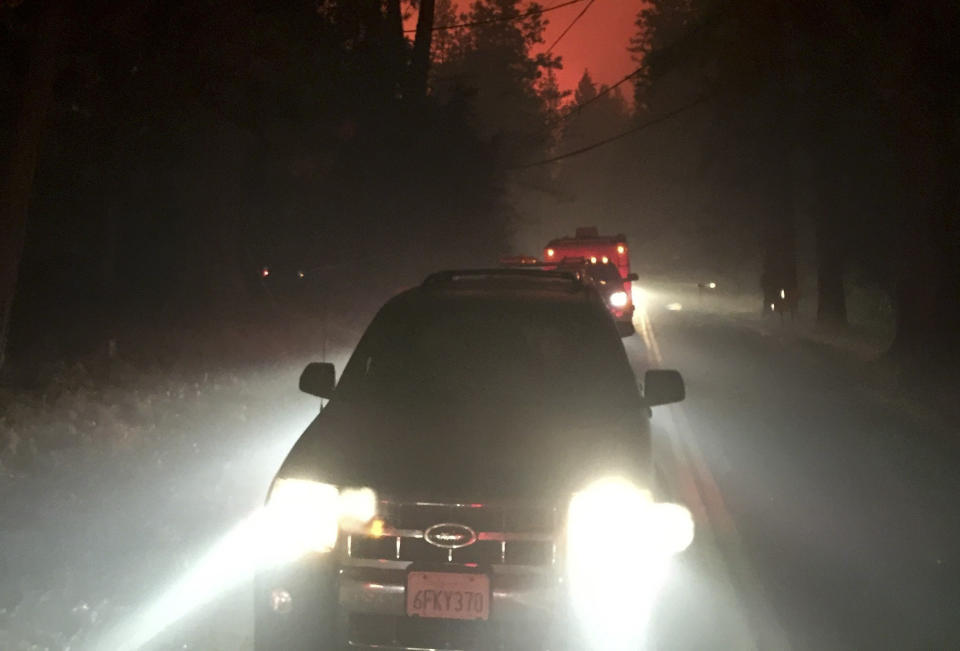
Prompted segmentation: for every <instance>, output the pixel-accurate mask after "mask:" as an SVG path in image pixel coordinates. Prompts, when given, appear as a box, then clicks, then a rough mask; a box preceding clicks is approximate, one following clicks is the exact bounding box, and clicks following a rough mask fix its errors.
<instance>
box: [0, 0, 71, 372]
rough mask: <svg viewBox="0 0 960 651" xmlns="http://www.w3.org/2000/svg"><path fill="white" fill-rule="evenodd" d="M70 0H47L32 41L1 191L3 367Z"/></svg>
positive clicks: (0, 336) (0, 330) (0, 327)
mask: <svg viewBox="0 0 960 651" xmlns="http://www.w3.org/2000/svg"><path fill="white" fill-rule="evenodd" d="M67 1H68V0H48V1H47V2H44V3H43V4H44V7H43V9H42V11H41V14H40V16H39V18H38V22H37V31H36V33H35V34H34V41H33V45H32V46H31V51H30V63H29V67H28V69H27V75H26V79H25V81H24V85H23V94H22V95H23V103H22V104H21V106H20V113H19V117H18V118H17V124H16V133H15V135H14V143H13V147H12V148H11V150H10V158H9V160H8V161H7V166H6V170H5V173H4V176H3V178H4V181H3V195H2V196H0V368H2V367H3V363H4V361H5V359H6V352H7V340H8V338H9V334H10V318H11V313H12V311H13V302H14V298H15V296H16V291H17V276H18V274H19V271H20V260H21V258H22V257H23V246H24V239H25V236H26V228H27V214H28V212H29V208H30V196H31V194H32V192H33V179H34V176H35V175H36V170H37V160H38V158H39V154H40V145H41V143H42V141H43V133H44V127H45V125H46V117H47V111H48V109H49V107H50V104H51V102H52V100H53V85H54V82H55V81H56V78H57V53H58V51H59V47H60V44H61V41H62V40H63V34H64V28H65V26H66V24H67V20H66V18H67V7H66V3H67Z"/></svg>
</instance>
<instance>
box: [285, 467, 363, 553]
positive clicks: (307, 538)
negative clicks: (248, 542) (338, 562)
mask: <svg viewBox="0 0 960 651" xmlns="http://www.w3.org/2000/svg"><path fill="white" fill-rule="evenodd" d="M376 510H377V498H376V495H375V494H374V492H373V491H372V490H370V489H369V488H348V489H343V490H341V489H338V488H337V487H336V486H333V485H331V484H324V483H321V482H317V481H312V480H309V479H291V478H280V479H277V480H276V481H275V482H274V484H273V488H272V489H271V491H270V497H269V499H268V500H267V508H266V513H267V516H268V521H269V524H270V527H271V529H272V531H271V539H272V540H273V544H275V545H278V546H282V547H284V548H285V549H287V550H288V552H289V554H288V555H289V556H292V557H296V556H300V555H302V554H304V553H306V552H329V551H330V550H332V549H333V548H334V547H335V546H336V544H337V535H338V533H339V531H340V529H341V528H346V529H356V528H359V527H362V526H363V525H365V524H366V523H368V522H370V520H372V519H373V517H374V516H375V515H376Z"/></svg>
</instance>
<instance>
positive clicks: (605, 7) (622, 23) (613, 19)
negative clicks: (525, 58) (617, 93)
mask: <svg viewBox="0 0 960 651" xmlns="http://www.w3.org/2000/svg"><path fill="white" fill-rule="evenodd" d="M559 1H560V0H540V4H541V5H542V6H545V7H549V6H551V5H554V4H558V3H559ZM585 4H586V3H578V4H574V5H570V6H569V7H564V8H562V9H557V10H556V11H551V12H548V13H547V14H545V15H544V17H545V18H546V19H547V20H549V24H548V25H547V29H546V31H545V34H544V40H545V41H546V45H545V46H544V47H546V46H548V45H550V43H553V41H554V40H556V38H557V37H558V36H559V35H560V33H561V32H563V30H564V29H565V28H566V26H567V25H569V24H570V22H571V21H572V20H573V19H574V18H575V17H576V16H577V14H578V13H580V12H581V11H582V10H583V7H584V6H585ZM457 5H458V7H459V11H465V10H466V9H467V7H468V6H469V5H470V0H457ZM643 5H644V0H594V3H593V5H592V6H591V7H590V9H588V10H587V12H586V13H585V14H584V15H583V17H582V18H581V19H580V20H579V21H577V24H576V25H574V26H573V29H571V30H570V31H569V32H568V33H567V35H566V36H564V37H563V40H562V41H560V43H559V44H558V45H557V47H556V48H554V54H557V55H559V56H561V57H562V58H563V70H560V71H559V72H558V73H557V78H558V81H559V83H560V87H561V88H563V89H565V90H572V89H574V88H575V87H576V85H577V82H578V81H580V76H581V75H582V74H583V70H584V68H586V69H588V70H590V76H591V77H593V80H594V82H595V83H597V84H598V85H599V84H608V85H609V84H613V83H615V82H617V81H619V80H620V79H622V78H623V77H625V76H626V75H627V74H628V73H630V72H631V71H632V70H634V69H635V68H636V67H637V64H636V63H634V61H633V60H632V59H631V55H630V53H629V52H628V51H627V46H628V45H629V42H630V37H631V36H632V35H633V32H634V21H635V20H636V18H637V13H639V11H640V9H641V8H642V7H643ZM621 88H622V89H623V91H624V95H625V96H626V97H627V99H628V100H629V99H630V96H631V95H632V90H631V89H630V88H629V86H622V87H621Z"/></svg>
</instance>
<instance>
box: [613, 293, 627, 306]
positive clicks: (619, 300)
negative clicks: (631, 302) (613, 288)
mask: <svg viewBox="0 0 960 651" xmlns="http://www.w3.org/2000/svg"><path fill="white" fill-rule="evenodd" d="M610 305H612V306H614V307H626V305H627V293H626V292H614V293H612V294H610Z"/></svg>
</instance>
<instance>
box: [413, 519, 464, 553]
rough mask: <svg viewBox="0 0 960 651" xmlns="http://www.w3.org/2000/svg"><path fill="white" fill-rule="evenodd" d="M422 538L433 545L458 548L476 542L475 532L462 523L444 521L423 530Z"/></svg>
mask: <svg viewBox="0 0 960 651" xmlns="http://www.w3.org/2000/svg"><path fill="white" fill-rule="evenodd" d="M423 539H424V540H426V541H427V542H428V543H430V544H431V545H433V546H435V547H443V548H444V549H458V548H460V547H466V546H467V545H472V544H473V543H475V542H477V532H476V531H474V530H473V529H471V528H470V527H468V526H466V525H464V524H454V523H452V522H444V523H441V524H435V525H433V526H432V527H430V528H428V529H427V530H426V531H424V532H423Z"/></svg>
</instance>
